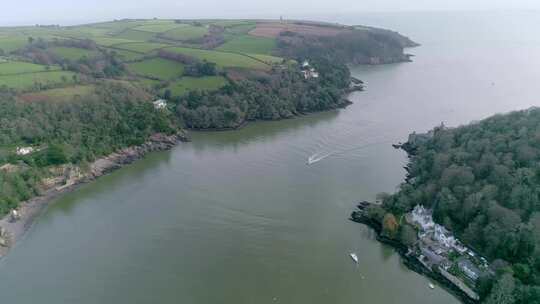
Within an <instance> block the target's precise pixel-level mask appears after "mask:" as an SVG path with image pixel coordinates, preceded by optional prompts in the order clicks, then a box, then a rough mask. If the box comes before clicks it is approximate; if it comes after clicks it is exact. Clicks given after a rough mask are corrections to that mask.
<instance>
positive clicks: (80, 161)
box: [0, 83, 178, 215]
mask: <svg viewBox="0 0 540 304" xmlns="http://www.w3.org/2000/svg"><path fill="white" fill-rule="evenodd" d="M147 99H148V96H147V94H146V93H144V92H143V91H141V90H139V89H136V88H134V87H132V86H131V85H129V84H122V83H116V84H114V83H102V84H97V85H96V89H95V90H94V91H93V92H91V93H89V94H88V95H87V96H84V97H81V98H80V99H78V100H77V102H39V103H38V102H34V103H24V102H19V101H17V100H16V98H15V95H14V94H13V93H12V92H10V91H0V215H1V214H4V213H6V212H7V211H9V209H11V208H15V207H17V205H18V203H19V201H23V200H27V199H29V198H31V197H33V196H35V195H36V194H39V191H40V188H41V183H42V180H41V179H43V178H46V177H48V176H50V175H51V171H50V170H48V168H49V167H50V166H58V165H63V164H67V163H70V164H75V165H84V164H85V163H87V162H90V161H93V160H95V159H96V158H98V157H101V156H104V155H107V154H109V153H112V152H114V151H116V150H117V149H120V148H123V147H127V146H131V145H137V144H141V143H143V142H144V141H146V139H147V138H148V137H149V136H150V135H152V134H154V133H156V132H163V133H173V132H175V131H177V128H178V127H177V125H178V124H177V122H176V119H175V117H174V115H171V114H170V113H167V112H165V111H156V110H155V109H154V106H153V105H152V103H149V102H148V100H147ZM17 146H21V147H23V146H32V147H33V148H34V149H35V152H34V153H30V154H28V155H18V154H16V153H15V149H16V147H17Z"/></svg>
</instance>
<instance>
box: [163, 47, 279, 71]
mask: <svg viewBox="0 0 540 304" xmlns="http://www.w3.org/2000/svg"><path fill="white" fill-rule="evenodd" d="M167 50H168V51H171V52H176V53H180V54H185V55H188V56H192V57H195V58H198V59H200V60H207V61H209V62H214V63H216V64H217V65H218V66H220V67H223V68H227V67H238V68H247V69H268V68H270V66H269V65H267V64H264V63H262V62H260V61H258V60H255V59H253V58H249V57H248V56H245V55H242V54H235V53H227V52H220V51H209V50H200V49H190V48H182V47H171V48H167Z"/></svg>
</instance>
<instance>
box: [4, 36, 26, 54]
mask: <svg viewBox="0 0 540 304" xmlns="http://www.w3.org/2000/svg"><path fill="white" fill-rule="evenodd" d="M27 44H28V37H26V36H14V37H11V36H7V37H1V36H0V49H2V50H4V52H6V53H9V52H13V51H15V50H17V49H20V48H22V47H24V46H25V45H27Z"/></svg>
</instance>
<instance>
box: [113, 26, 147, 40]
mask: <svg viewBox="0 0 540 304" xmlns="http://www.w3.org/2000/svg"><path fill="white" fill-rule="evenodd" d="M154 35H155V34H154V33H150V32H143V31H141V30H132V29H129V30H126V31H124V32H122V33H120V34H118V35H116V36H115V37H116V38H121V39H127V40H133V41H147V40H149V39H152V37H154Z"/></svg>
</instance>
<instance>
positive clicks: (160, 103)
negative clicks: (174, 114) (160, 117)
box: [153, 99, 167, 110]
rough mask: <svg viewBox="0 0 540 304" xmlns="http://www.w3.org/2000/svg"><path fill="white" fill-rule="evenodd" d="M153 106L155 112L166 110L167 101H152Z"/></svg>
mask: <svg viewBox="0 0 540 304" xmlns="http://www.w3.org/2000/svg"><path fill="white" fill-rule="evenodd" d="M153 104H154V108H155V109H156V110H163V109H165V108H167V101H166V100H165V99H158V100H156V101H154V102H153Z"/></svg>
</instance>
